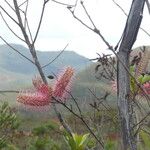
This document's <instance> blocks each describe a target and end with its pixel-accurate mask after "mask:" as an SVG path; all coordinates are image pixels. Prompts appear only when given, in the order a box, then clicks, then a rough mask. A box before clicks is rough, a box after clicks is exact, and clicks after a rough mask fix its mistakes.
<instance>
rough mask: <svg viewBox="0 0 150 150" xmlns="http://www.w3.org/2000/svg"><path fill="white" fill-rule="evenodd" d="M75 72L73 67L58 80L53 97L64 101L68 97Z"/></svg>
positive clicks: (66, 70) (67, 69)
mask: <svg viewBox="0 0 150 150" xmlns="http://www.w3.org/2000/svg"><path fill="white" fill-rule="evenodd" d="M73 74H74V70H73V68H71V67H68V68H66V69H65V71H64V72H63V73H62V74H60V75H59V77H58V80H57V81H56V83H55V86H54V92H53V96H54V97H55V98H58V99H63V98H65V97H66V95H67V94H68V92H69V90H70V86H71V80H72V76H73Z"/></svg>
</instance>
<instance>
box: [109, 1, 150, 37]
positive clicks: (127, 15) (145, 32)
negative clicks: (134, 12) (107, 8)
mask: <svg viewBox="0 0 150 150" xmlns="http://www.w3.org/2000/svg"><path fill="white" fill-rule="evenodd" d="M112 1H113V2H114V4H115V5H116V6H117V7H118V8H119V9H120V10H121V11H122V12H123V14H124V15H125V16H128V15H127V13H126V12H125V10H124V9H123V8H122V7H121V6H120V5H119V4H118V3H117V2H116V1H115V0H112ZM147 1H148V0H146V3H147V7H148V9H149V8H150V7H149V2H147ZM140 29H141V30H142V31H143V32H144V33H145V34H146V35H148V36H149V37H150V34H149V33H148V32H147V31H146V30H145V29H144V28H142V27H140Z"/></svg>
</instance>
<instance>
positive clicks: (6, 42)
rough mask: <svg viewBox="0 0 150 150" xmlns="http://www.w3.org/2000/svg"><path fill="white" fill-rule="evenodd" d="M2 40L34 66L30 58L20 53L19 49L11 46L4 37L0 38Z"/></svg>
mask: <svg viewBox="0 0 150 150" xmlns="http://www.w3.org/2000/svg"><path fill="white" fill-rule="evenodd" d="M0 39H2V41H3V42H4V43H5V44H6V45H8V46H9V47H10V48H11V49H12V50H14V51H15V52H17V53H18V54H20V55H21V56H22V57H24V58H25V59H27V60H28V61H30V62H31V63H32V64H34V62H33V61H32V60H31V59H29V58H28V57H26V56H25V55H24V54H22V53H20V52H19V51H18V50H17V49H15V48H14V47H13V46H11V45H10V44H9V43H8V42H7V41H6V40H5V39H4V38H3V37H2V36H0Z"/></svg>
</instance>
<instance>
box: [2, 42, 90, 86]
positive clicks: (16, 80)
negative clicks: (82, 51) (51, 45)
mask: <svg viewBox="0 0 150 150" xmlns="http://www.w3.org/2000/svg"><path fill="white" fill-rule="evenodd" d="M11 46H13V47H14V48H15V49H17V50H18V51H19V52H21V53H22V54H24V55H25V56H26V57H28V58H30V59H31V54H30V52H29V50H28V49H27V48H26V47H24V46H22V45H17V44H11ZM59 53H60V51H50V52H41V51H37V56H38V58H39V61H40V62H41V65H42V66H43V65H45V64H47V63H49V62H51V61H52V60H53V59H54V58H55V57H56V56H57V55H58V54H59ZM90 63H91V62H90V61H89V59H87V58H85V57H83V56H81V55H79V54H77V53H75V52H73V51H64V52H63V53H62V54H61V55H60V56H59V57H58V58H57V59H56V60H55V61H54V62H53V63H51V64H50V65H48V66H47V67H45V68H44V69H43V70H44V73H45V74H46V75H50V74H52V73H55V74H57V73H58V72H59V71H60V70H62V69H63V68H64V67H66V66H72V67H73V68H74V69H75V70H76V72H78V71H80V70H82V69H83V68H85V67H86V66H87V65H89V64H90ZM36 74H37V70H36V67H35V66H34V65H33V64H32V63H31V62H29V61H28V60H26V59H25V58H23V57H22V56H20V55H19V54H18V53H16V52H15V51H14V50H12V49H11V48H10V47H9V46H7V45H0V89H5V88H8V87H9V88H11V87H12V86H15V87H16V88H19V87H20V86H21V85H24V84H25V85H28V84H29V83H30V82H31V79H32V78H33V76H34V75H36Z"/></svg>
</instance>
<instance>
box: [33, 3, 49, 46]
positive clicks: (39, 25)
mask: <svg viewBox="0 0 150 150" xmlns="http://www.w3.org/2000/svg"><path fill="white" fill-rule="evenodd" d="M47 2H48V1H44V3H43V7H42V12H41V16H40V21H39V24H38V28H37V30H36V34H35V37H34V40H33V43H32V45H34V43H35V41H36V39H37V36H38V33H39V30H40V27H41V23H42V20H43V15H44V10H45V5H46V3H47Z"/></svg>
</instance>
